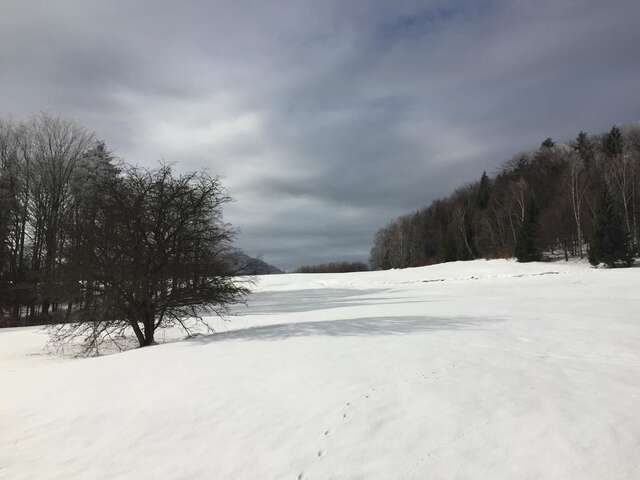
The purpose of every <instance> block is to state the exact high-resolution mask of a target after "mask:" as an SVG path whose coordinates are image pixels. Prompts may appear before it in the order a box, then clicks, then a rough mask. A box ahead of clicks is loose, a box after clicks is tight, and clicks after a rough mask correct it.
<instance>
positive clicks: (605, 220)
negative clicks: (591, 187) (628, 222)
mask: <svg viewBox="0 0 640 480" xmlns="http://www.w3.org/2000/svg"><path fill="white" fill-rule="evenodd" d="M593 223H594V225H593V232H592V236H591V242H590V244H589V263H591V265H599V264H600V263H605V264H607V266H609V267H614V266H616V264H618V263H622V264H624V265H626V266H630V265H631V264H632V263H633V257H632V255H631V248H630V246H629V235H628V233H627V231H626V228H625V226H624V220H623V218H622V215H620V212H619V211H618V209H617V208H616V205H615V202H614V201H613V198H612V197H611V195H610V194H609V191H608V190H607V189H606V188H603V189H602V194H601V198H600V201H599V203H598V207H597V210H596V213H595V218H594V222H593Z"/></svg>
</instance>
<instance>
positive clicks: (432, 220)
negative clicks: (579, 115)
mask: <svg viewBox="0 0 640 480" xmlns="http://www.w3.org/2000/svg"><path fill="white" fill-rule="evenodd" d="M639 216H640V128H639V127H637V126H631V127H627V128H625V129H624V130H621V129H619V128H617V127H615V126H614V127H613V128H612V129H611V130H610V132H608V133H607V134H603V135H587V134H586V133H584V132H581V133H580V134H579V135H578V136H577V137H576V139H575V140H574V141H572V142H570V143H568V144H556V143H555V142H554V141H553V140H552V139H550V138H548V139H546V140H545V141H544V142H543V143H542V144H541V145H540V147H539V148H538V149H537V150H535V151H533V152H529V153H525V154H521V155H517V156H515V157H514V158H513V159H511V160H510V161H509V162H507V163H506V164H505V165H504V166H503V167H502V168H501V169H500V171H499V172H498V173H497V175H496V176H495V177H493V178H491V177H489V176H488V175H487V174H486V173H483V174H482V176H481V177H480V179H479V180H478V181H476V182H474V183H471V184H469V185H467V186H465V187H462V188H460V189H458V190H456V191H455V192H454V193H453V194H451V195H450V196H449V197H447V198H443V199H439V200H436V201H434V202H433V203H432V204H431V205H429V206H428V207H426V208H423V209H420V210H418V211H417V212H415V213H413V214H411V215H405V216H402V217H400V218H398V219H396V220H394V221H392V222H391V223H390V224H388V225H387V226H386V227H384V228H383V229H381V230H379V231H378V232H377V234H376V235H375V239H374V243H373V247H372V249H371V255H370V264H371V267H372V268H373V269H389V268H405V267H415V266H422V265H429V264H434V263H440V262H448V261H456V260H471V259H475V258H508V257H514V256H515V257H517V258H518V260H520V261H535V260H540V259H542V258H557V257H561V258H562V257H563V258H565V259H568V258H569V257H581V258H582V257H584V256H585V255H588V256H589V260H590V261H591V263H592V264H599V263H601V262H603V263H606V264H607V265H610V266H614V265H629V264H630V263H631V262H632V257H633V255H635V254H637V253H638V247H639V239H638V224H639V221H640V218H639Z"/></svg>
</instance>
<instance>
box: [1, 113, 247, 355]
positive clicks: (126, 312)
mask: <svg viewBox="0 0 640 480" xmlns="http://www.w3.org/2000/svg"><path fill="white" fill-rule="evenodd" d="M228 201H229V197H228V196H227V194H226V192H225V190H224V188H223V186H222V184H221V183H220V180H219V179H218V178H217V177H211V176H210V175H208V174H207V173H205V172H191V173H181V174H177V173H176V172H174V171H173V169H172V168H171V167H170V166H168V165H164V164H160V166H159V167H158V168H155V169H142V168H138V167H134V166H132V165H129V164H127V163H126V162H124V161H123V160H121V159H117V158H115V157H114V155H112V154H111V153H110V152H109V150H108V149H107V147H106V146H105V144H104V143H103V142H101V141H98V140H97V139H96V138H95V136H94V135H93V134H92V133H90V132H88V131H87V130H86V129H84V128H83V127H81V126H80V125H78V124H76V123H74V122H70V121H66V120H63V119H59V118H54V117H50V116H47V115H39V116H36V117H34V118H32V119H31V120H28V121H24V122H13V121H3V122H0V326H24V325H32V324H59V325H62V327H60V328H58V329H57V331H56V336H57V337H59V338H77V337H82V338H84V339H85V340H89V342H88V344H89V345H90V344H92V343H93V344H97V343H99V342H100V340H101V339H102V338H104V337H105V336H111V335H116V334H119V333H122V332H124V331H125V330H127V329H129V328H130V329H132V330H133V331H134V333H135V334H136V338H137V340H138V342H139V344H140V346H146V345H151V344H153V343H154V332H155V331H156V329H158V328H163V327H167V326H172V325H181V326H184V324H183V320H184V319H185V318H200V315H201V314H202V313H203V312H206V311H213V312H221V311H222V310H224V309H225V308H226V306H227V305H229V304H231V303H234V302H236V301H240V300H241V299H242V298H243V296H244V295H245V294H246V293H247V289H246V288H245V286H244V285H241V284H240V283H238V281H237V280H235V277H234V275H235V269H236V267H237V261H236V260H235V257H234V252H235V250H234V249H233V247H232V240H233V237H234V231H233V229H232V228H231V227H230V226H229V225H228V224H226V223H225V222H224V221H223V219H222V207H223V206H224V204H226V203H227V202H228Z"/></svg>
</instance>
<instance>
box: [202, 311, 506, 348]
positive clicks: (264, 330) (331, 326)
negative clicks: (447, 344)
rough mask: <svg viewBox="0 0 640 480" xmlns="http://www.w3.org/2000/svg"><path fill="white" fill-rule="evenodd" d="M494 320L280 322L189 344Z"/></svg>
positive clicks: (396, 331)
mask: <svg viewBox="0 0 640 480" xmlns="http://www.w3.org/2000/svg"><path fill="white" fill-rule="evenodd" d="M491 321H496V320H487V319H477V318H475V319H474V318H458V319H450V318H439V317H426V316H396V317H366V318H355V319H345V320H325V321H315V322H297V323H283V324H275V325H265V326H260V327H250V328H245V329H239V330H231V331H228V332H221V333H215V334H212V335H201V336H196V337H194V338H192V339H191V340H190V341H192V342H194V343H200V344H208V343H213V342H224V341H227V340H285V339H288V338H292V337H311V336H328V337H350V336H362V337H367V336H378V335H411V334H420V333H427V332H432V331H443V330H461V329H466V328H474V327H479V326H481V325H482V324H486V323H487V322H491Z"/></svg>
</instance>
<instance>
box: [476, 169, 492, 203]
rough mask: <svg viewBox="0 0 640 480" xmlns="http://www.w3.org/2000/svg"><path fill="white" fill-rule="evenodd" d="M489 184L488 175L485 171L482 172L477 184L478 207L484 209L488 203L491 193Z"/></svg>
mask: <svg viewBox="0 0 640 480" xmlns="http://www.w3.org/2000/svg"><path fill="white" fill-rule="evenodd" d="M490 188H491V187H490V184H489V177H488V176H487V172H486V171H485V172H482V177H480V185H479V186H478V200H477V204H478V208H480V209H485V208H487V205H488V204H489V196H490V194H491V190H490Z"/></svg>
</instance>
